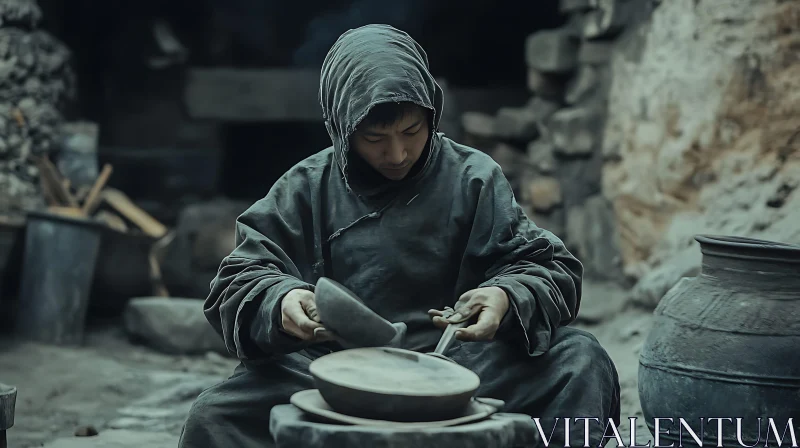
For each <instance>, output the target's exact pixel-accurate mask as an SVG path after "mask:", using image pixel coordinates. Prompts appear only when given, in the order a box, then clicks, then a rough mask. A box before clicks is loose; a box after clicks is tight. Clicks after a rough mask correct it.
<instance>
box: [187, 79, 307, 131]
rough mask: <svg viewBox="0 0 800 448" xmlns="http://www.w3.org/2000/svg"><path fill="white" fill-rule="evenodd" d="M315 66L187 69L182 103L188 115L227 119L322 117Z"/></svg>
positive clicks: (271, 120)
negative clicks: (311, 68)
mask: <svg viewBox="0 0 800 448" xmlns="http://www.w3.org/2000/svg"><path fill="white" fill-rule="evenodd" d="M318 91H319V70H307V69H261V70H242V69H234V68H218V69H200V68H195V69H191V70H189V74H188V78H187V80H186V88H185V92H184V103H185V105H186V109H187V112H188V114H189V116H190V117H192V118H195V119H208V120H217V121H228V122H276V121H277V122H286V121H309V122H314V121H317V122H318V121H322V108H321V107H320V105H319V100H318V99H317V92H318Z"/></svg>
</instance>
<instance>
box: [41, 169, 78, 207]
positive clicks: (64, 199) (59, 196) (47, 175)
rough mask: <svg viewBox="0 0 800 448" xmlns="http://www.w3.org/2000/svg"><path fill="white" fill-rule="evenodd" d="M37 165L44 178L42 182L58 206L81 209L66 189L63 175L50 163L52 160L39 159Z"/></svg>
mask: <svg viewBox="0 0 800 448" xmlns="http://www.w3.org/2000/svg"><path fill="white" fill-rule="evenodd" d="M36 164H37V165H38V166H39V173H40V175H41V177H42V181H43V182H45V183H46V185H47V189H48V190H49V191H50V192H51V193H52V194H53V196H54V197H55V199H56V200H58V202H59V204H56V205H66V206H69V207H77V208H80V205H78V201H76V200H75V198H73V197H72V195H71V194H70V193H69V190H67V189H66V188H64V184H63V183H61V175H60V174H59V173H58V169H57V168H56V167H55V165H53V163H52V162H50V159H48V158H47V157H46V156H45V157H39V158H37V159H36Z"/></svg>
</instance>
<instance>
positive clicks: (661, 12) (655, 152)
mask: <svg viewBox="0 0 800 448" xmlns="http://www.w3.org/2000/svg"><path fill="white" fill-rule="evenodd" d="M560 4H561V11H562V13H563V14H564V15H565V19H566V25H564V26H563V27H560V28H558V29H550V30H543V31H540V32H537V33H535V34H533V35H531V36H529V37H528V40H527V42H526V53H525V55H524V57H525V59H526V61H527V63H528V66H529V76H528V80H529V82H528V84H529V87H530V90H531V92H532V98H531V99H530V102H529V103H528V104H527V106H526V107H523V108H504V109H501V110H500V112H498V113H497V114H495V115H493V116H489V115H486V114H480V113H474V112H470V113H465V114H464V115H463V117H462V125H463V127H464V130H465V132H466V137H465V142H466V143H467V144H472V145H474V146H476V147H478V148H481V149H485V150H486V151H487V152H489V153H490V154H492V155H493V157H494V158H495V159H496V160H497V161H498V162H499V163H500V164H501V166H503V168H504V171H505V172H506V174H507V176H508V177H509V179H510V181H511V183H512V185H513V186H514V188H515V190H516V191H517V193H518V196H519V199H520V202H522V203H523V204H524V205H525V206H526V207H527V208H528V211H529V213H530V216H531V217H532V218H533V219H534V221H536V222H537V223H538V224H540V225H541V226H543V227H546V228H548V229H551V230H553V231H554V232H555V233H556V234H558V235H559V236H561V237H562V238H563V239H564V240H565V241H566V242H567V244H568V246H569V247H570V248H571V249H572V250H574V251H575V253H576V254H577V255H578V256H579V257H580V258H581V259H582V260H583V261H584V263H585V265H586V268H587V275H588V276H590V277H595V278H601V279H608V280H615V281H619V282H622V283H625V284H627V285H629V286H634V287H633V290H632V297H631V299H632V301H634V302H636V303H638V304H642V305H644V306H647V307H653V306H655V304H656V303H657V302H658V300H660V298H661V297H662V296H663V295H664V293H665V292H666V291H667V290H668V289H669V288H670V287H672V286H673V285H674V284H675V283H676V282H677V281H678V280H679V279H680V278H681V277H683V276H690V275H696V274H697V272H699V268H700V252H699V249H698V247H697V243H696V242H695V241H694V236H695V235H697V234H701V233H715V234H727V235H738V236H750V237H757V238H764V239H768V240H775V241H782V242H794V243H800V193H798V192H796V190H797V186H798V184H800V151H798V148H800V2H798V1H796V0H794V1H793V0H724V1H713V2H712V1H709V0H672V1H669V2H662V1H656V0H653V1H645V0H641V1H634V0H628V1H626V0H561V2H560Z"/></svg>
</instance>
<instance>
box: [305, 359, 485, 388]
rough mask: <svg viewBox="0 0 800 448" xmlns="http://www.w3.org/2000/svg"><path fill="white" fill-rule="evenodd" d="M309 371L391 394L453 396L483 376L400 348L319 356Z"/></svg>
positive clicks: (474, 385) (347, 384) (326, 378)
mask: <svg viewBox="0 0 800 448" xmlns="http://www.w3.org/2000/svg"><path fill="white" fill-rule="evenodd" d="M309 371H310V372H311V374H312V375H313V376H315V377H318V378H320V379H322V380H324V381H327V382H329V383H333V384H336V385H338V386H342V387H346V388H350V389H355V390H362V391H366V392H374V393H379V394H387V395H404V396H430V397H444V396H453V395H458V394H463V393H469V392H471V391H474V390H476V389H477V388H478V386H480V378H479V377H478V375H476V374H475V373H474V372H472V371H471V370H469V369H467V368H466V367H463V366H460V365H458V364H455V363H453V362H450V361H446V360H443V359H439V358H436V357H433V356H429V355H425V354H421V353H416V352H412V351H410V350H403V349H396V348H386V347H383V348H358V349H351V350H343V351H340V352H335V353H331V354H330V355H325V356H323V357H321V358H318V359H316V360H315V361H313V362H312V363H311V365H310V366H309Z"/></svg>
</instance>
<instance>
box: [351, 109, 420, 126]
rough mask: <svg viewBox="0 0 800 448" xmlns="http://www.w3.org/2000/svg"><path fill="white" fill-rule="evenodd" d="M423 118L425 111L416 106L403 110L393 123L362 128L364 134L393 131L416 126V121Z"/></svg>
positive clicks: (375, 124) (372, 124) (371, 124)
mask: <svg viewBox="0 0 800 448" xmlns="http://www.w3.org/2000/svg"><path fill="white" fill-rule="evenodd" d="M424 118H425V109H423V108H422V107H420V106H417V105H416V104H415V105H413V106H409V107H408V108H406V109H404V110H403V112H402V114H400V115H398V117H397V120H395V122H394V123H370V124H367V125H366V126H363V128H362V129H363V130H364V131H365V132H369V131H379V130H386V129H394V128H397V127H406V126H410V125H413V124H416V123H417V122H418V121H420V120H422V119H424Z"/></svg>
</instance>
